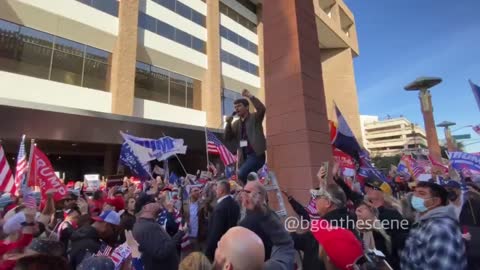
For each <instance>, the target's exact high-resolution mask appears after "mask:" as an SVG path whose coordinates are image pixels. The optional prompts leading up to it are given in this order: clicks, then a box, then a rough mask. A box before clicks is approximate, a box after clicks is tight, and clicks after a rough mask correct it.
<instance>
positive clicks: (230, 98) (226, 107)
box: [222, 89, 242, 115]
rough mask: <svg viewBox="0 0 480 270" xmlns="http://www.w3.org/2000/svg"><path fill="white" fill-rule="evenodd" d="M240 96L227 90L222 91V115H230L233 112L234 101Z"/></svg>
mask: <svg viewBox="0 0 480 270" xmlns="http://www.w3.org/2000/svg"><path fill="white" fill-rule="evenodd" d="M241 97H242V95H241V94H240V93H238V92H235V91H232V90H229V89H223V95H222V115H231V114H232V113H233V111H234V109H235V108H234V105H233V102H234V101H235V100H236V99H239V98H241Z"/></svg>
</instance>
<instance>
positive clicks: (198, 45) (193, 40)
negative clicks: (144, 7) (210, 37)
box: [138, 12, 206, 53]
mask: <svg viewBox="0 0 480 270" xmlns="http://www.w3.org/2000/svg"><path fill="white" fill-rule="evenodd" d="M138 26H139V27H141V28H143V29H145V30H148V31H150V32H153V33H156V34H158V35H160V36H162V37H165V38H168V39H170V40H173V41H175V42H178V43H180V44H182V45H184V46H187V47H189V48H192V49H194V50H196V51H199V52H201V53H205V52H206V43H205V41H203V40H201V39H199V38H197V37H194V36H192V35H190V34H188V33H187V32H184V31H182V30H180V29H178V28H175V27H173V26H171V25H169V24H167V23H164V22H162V21H160V20H157V19H155V18H154V17H152V16H150V15H148V14H145V13H144V12H140V13H139V14H138Z"/></svg>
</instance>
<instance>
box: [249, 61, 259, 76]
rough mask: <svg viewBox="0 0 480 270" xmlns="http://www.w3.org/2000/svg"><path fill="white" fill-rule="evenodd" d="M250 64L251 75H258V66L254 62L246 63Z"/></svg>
mask: <svg viewBox="0 0 480 270" xmlns="http://www.w3.org/2000/svg"><path fill="white" fill-rule="evenodd" d="M248 64H249V65H250V68H249V72H250V73H252V74H253V75H257V76H258V67H257V66H256V65H254V64H251V63H248Z"/></svg>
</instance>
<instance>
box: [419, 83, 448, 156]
mask: <svg viewBox="0 0 480 270" xmlns="http://www.w3.org/2000/svg"><path fill="white" fill-rule="evenodd" d="M419 99H420V104H421V107H422V114H423V121H424V122H425V132H426V133H427V143H428V151H429V152H430V155H431V156H432V157H433V158H434V159H435V160H437V161H440V160H441V158H442V155H441V153H440V145H439V143H438V137H437V129H436V128H435V119H434V118H433V107H432V95H431V94H430V91H429V90H420V92H419Z"/></svg>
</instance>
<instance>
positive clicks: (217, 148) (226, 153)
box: [207, 130, 237, 166]
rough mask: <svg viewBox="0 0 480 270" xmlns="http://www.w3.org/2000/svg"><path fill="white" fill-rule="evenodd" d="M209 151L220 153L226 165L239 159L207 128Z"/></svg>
mask: <svg viewBox="0 0 480 270" xmlns="http://www.w3.org/2000/svg"><path fill="white" fill-rule="evenodd" d="M207 151H208V153H209V154H218V155H220V159H221V160H222V162H223V164H224V165H225V166H228V165H230V164H232V163H234V162H236V161H237V158H236V157H235V156H234V155H233V154H232V153H231V152H230V150H228V149H227V147H226V146H225V145H223V143H222V142H221V141H220V140H219V139H218V138H217V137H216V136H215V134H213V133H212V132H210V131H208V130H207Z"/></svg>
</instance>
